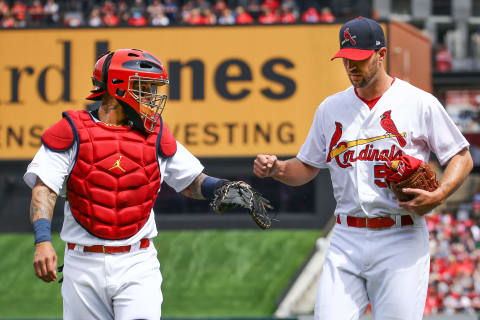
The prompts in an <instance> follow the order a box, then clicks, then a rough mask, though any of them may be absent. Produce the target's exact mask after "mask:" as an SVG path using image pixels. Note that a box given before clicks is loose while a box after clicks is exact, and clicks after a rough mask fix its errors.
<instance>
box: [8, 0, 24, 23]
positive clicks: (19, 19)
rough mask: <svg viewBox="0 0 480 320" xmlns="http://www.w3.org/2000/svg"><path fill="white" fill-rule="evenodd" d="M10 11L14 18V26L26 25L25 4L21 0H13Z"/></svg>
mask: <svg viewBox="0 0 480 320" xmlns="http://www.w3.org/2000/svg"><path fill="white" fill-rule="evenodd" d="M10 12H11V13H12V14H13V17H14V18H15V27H17V28H23V27H25V26H26V25H27V21H26V19H27V5H26V4H25V3H24V2H23V1H21V0H15V1H14V3H13V6H12V9H11V10H10Z"/></svg>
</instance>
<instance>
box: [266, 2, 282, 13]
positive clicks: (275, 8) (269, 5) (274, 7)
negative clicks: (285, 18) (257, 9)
mask: <svg viewBox="0 0 480 320" xmlns="http://www.w3.org/2000/svg"><path fill="white" fill-rule="evenodd" d="M261 7H262V9H264V8H268V9H270V11H271V12H273V13H277V11H278V9H279V8H280V2H279V1H278V0H263V2H262V5H261Z"/></svg>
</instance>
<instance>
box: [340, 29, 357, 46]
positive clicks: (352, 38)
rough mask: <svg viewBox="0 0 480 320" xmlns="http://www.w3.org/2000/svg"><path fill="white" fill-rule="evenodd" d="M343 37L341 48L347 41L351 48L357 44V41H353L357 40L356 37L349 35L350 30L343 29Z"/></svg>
mask: <svg viewBox="0 0 480 320" xmlns="http://www.w3.org/2000/svg"><path fill="white" fill-rule="evenodd" d="M343 37H344V38H345V39H343V41H342V46H343V45H344V43H345V42H347V41H350V44H351V45H352V46H354V45H356V44H357V41H355V38H357V36H352V35H351V34H350V28H347V29H345V31H343Z"/></svg>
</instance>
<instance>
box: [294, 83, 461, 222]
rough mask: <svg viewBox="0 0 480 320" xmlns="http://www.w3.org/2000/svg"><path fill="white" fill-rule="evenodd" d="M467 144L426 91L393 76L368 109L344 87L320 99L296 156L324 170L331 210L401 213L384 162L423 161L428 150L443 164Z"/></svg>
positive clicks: (361, 214)
mask: <svg viewBox="0 0 480 320" xmlns="http://www.w3.org/2000/svg"><path fill="white" fill-rule="evenodd" d="M465 147H468V142H467V141H466V140H465V138H464V137H463V135H462V134H461V133H460V131H459V130H458V129H457V127H456V126H455V124H454V123H453V122H452V120H451V119H450V118H449V117H448V115H447V113H446V111H445V109H444V108H443V106H442V105H441V104H440V102H438V100H437V99H436V98H435V97H433V96H432V95H431V94H429V93H427V92H425V91H423V90H420V89H418V88H416V87H414V86H412V85H410V84H409V83H407V82H405V81H402V80H400V79H396V80H395V82H394V83H393V84H392V86H391V87H390V88H389V89H388V90H387V91H386V92H385V93H384V94H383V96H382V97H381V98H380V99H379V100H378V102H377V103H376V104H375V106H374V107H373V108H372V109H370V108H369V107H368V106H367V105H366V104H365V102H364V101H362V100H361V99H360V98H359V97H358V96H357V95H356V94H355V92H354V88H353V87H350V88H348V89H346V90H345V91H342V92H339V93H337V94H335V95H332V96H330V97H328V98H327V99H325V100H324V101H323V102H322V104H320V106H319V107H318V109H317V110H316V113H315V117H314V120H313V124H312V126H311V128H310V131H309V133H308V136H307V138H306V140H305V142H304V144H303V146H302V147H301V149H300V151H299V153H298V155H297V158H298V159H299V160H300V161H302V162H304V163H307V164H309V165H312V166H314V167H317V168H328V169H329V170H330V174H331V179H332V185H333V189H334V190H335V191H334V195H335V199H336V201H337V207H336V210H335V214H348V215H352V216H358V217H378V216H386V215H389V214H392V213H393V214H402V213H405V212H403V211H402V209H401V208H400V207H398V206H397V204H396V199H395V197H394V195H393V193H392V192H391V191H390V190H389V189H388V187H387V184H386V181H385V160H386V159H389V160H394V159H398V158H399V157H401V156H402V155H404V154H408V155H410V156H413V157H416V158H418V159H421V160H423V161H428V160H429V155H430V150H432V151H433V152H434V153H435V155H436V156H437V158H438V160H439V161H440V163H441V164H442V165H444V164H445V163H446V162H448V160H449V159H450V158H451V157H452V156H454V155H455V154H457V153H458V152H459V151H461V150H462V149H463V148H465Z"/></svg>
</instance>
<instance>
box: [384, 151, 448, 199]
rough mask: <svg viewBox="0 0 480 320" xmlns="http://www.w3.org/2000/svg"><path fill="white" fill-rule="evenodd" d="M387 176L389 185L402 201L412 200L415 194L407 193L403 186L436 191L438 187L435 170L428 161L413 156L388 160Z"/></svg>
mask: <svg viewBox="0 0 480 320" xmlns="http://www.w3.org/2000/svg"><path fill="white" fill-rule="evenodd" d="M385 171H386V174H387V176H386V178H385V180H386V181H387V184H388V187H389V188H390V190H392V192H393V193H394V194H395V196H396V197H397V199H398V200H400V201H410V200H412V199H413V198H414V195H413V194H406V193H404V192H403V191H402V189H403V188H412V189H422V190H426V191H429V192H431V191H434V190H435V189H437V187H438V181H437V178H436V175H435V172H434V171H433V170H432V169H431V168H430V166H429V165H428V163H426V162H424V161H422V160H420V159H417V158H415V157H412V156H408V155H405V156H402V157H401V158H400V159H398V160H393V161H391V160H388V159H387V160H386V169H385Z"/></svg>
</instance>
